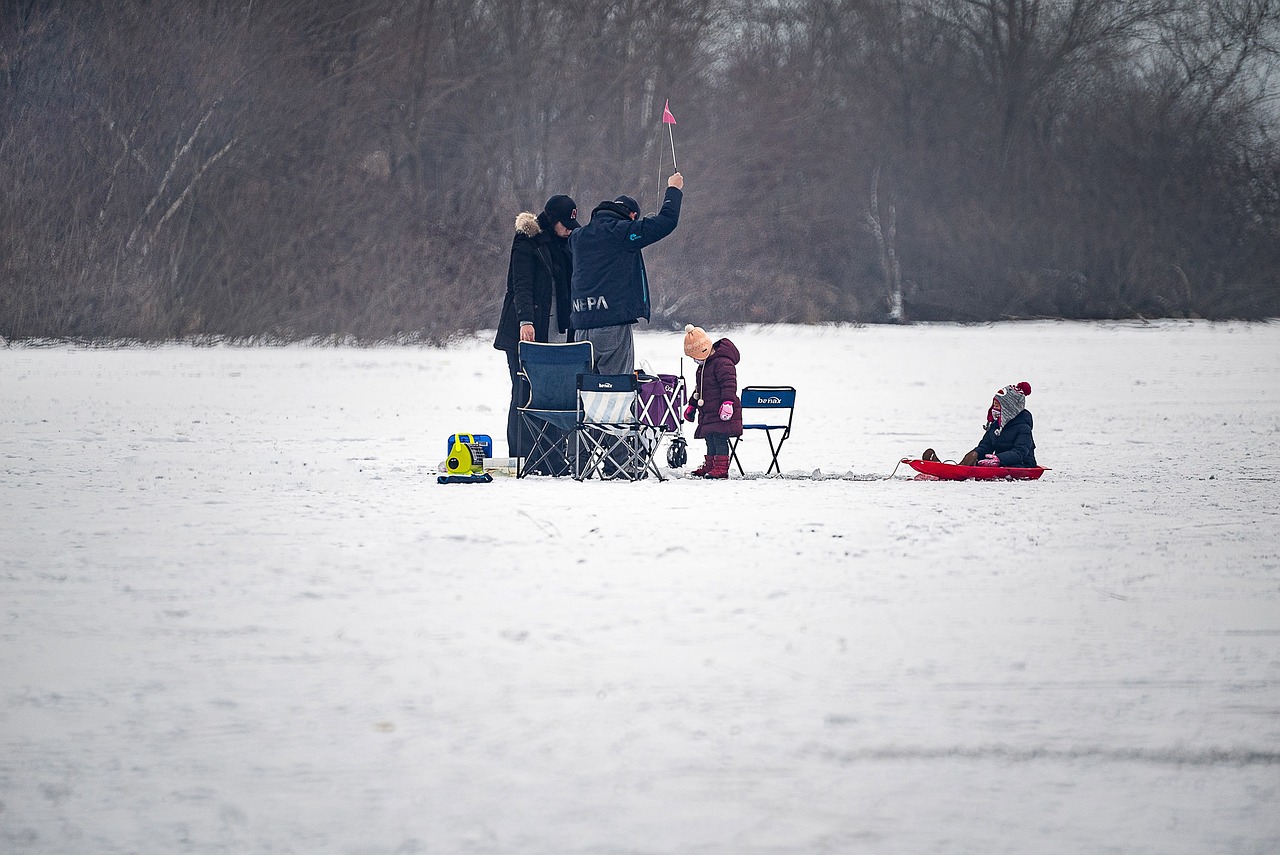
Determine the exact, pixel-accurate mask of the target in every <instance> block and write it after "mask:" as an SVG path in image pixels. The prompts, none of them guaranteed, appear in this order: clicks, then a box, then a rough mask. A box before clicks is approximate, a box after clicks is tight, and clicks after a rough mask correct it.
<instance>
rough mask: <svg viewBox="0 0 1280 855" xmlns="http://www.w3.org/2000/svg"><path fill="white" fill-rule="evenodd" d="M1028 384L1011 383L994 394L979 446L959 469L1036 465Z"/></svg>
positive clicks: (967, 456)
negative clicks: (1028, 404) (1028, 400)
mask: <svg viewBox="0 0 1280 855" xmlns="http://www.w3.org/2000/svg"><path fill="white" fill-rule="evenodd" d="M1030 394H1031V384H1030V383H1028V382H1026V381H1025V380H1024V381H1023V382H1021V383H1010V384H1009V385H1008V386H1005V387H1004V388H1003V389H1000V390H999V391H997V392H996V394H995V397H993V398H992V399H991V408H990V409H989V410H987V425H986V430H985V432H984V433H983V434H982V440H981V441H980V442H979V443H978V446H977V447H976V448H974V449H973V450H972V451H970V452H969V453H968V454H966V455H965V456H964V458H963V459H962V460H961V461H960V465H961V466H1012V467H1015V468H1030V467H1034V466H1037V465H1038V464H1037V463H1036V443H1035V440H1034V439H1033V438H1032V436H1031V428H1032V425H1033V420H1032V418H1031V411H1030V410H1028V409H1027V408H1026V407H1027V396H1028V395H1030Z"/></svg>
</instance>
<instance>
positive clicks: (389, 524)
mask: <svg viewBox="0 0 1280 855" xmlns="http://www.w3.org/2000/svg"><path fill="white" fill-rule="evenodd" d="M695 320H696V319H695ZM712 333H713V335H714V334H715V333H716V331H715V330H712ZM729 335H730V337H731V338H733V340H734V341H735V343H737V345H738V346H739V348H740V349H741V351H742V354H743V359H742V363H741V365H740V366H739V377H740V380H741V381H742V382H744V383H757V384H770V383H784V384H792V385H795V386H796V387H798V389H799V395H798V402H797V415H796V424H795V432H794V436H793V438H792V440H791V441H790V442H789V443H788V444H787V446H786V447H785V449H784V451H783V453H782V463H783V469H784V470H785V472H786V473H787V475H788V477H785V478H781V479H779V478H773V479H764V478H748V479H734V480H731V481H729V482H705V481H702V480H694V479H688V478H675V479H672V480H670V481H667V482H666V483H655V482H650V481H646V482H642V483H638V484H625V483H612V482H610V483H600V482H588V483H575V482H573V481H572V480H568V479H548V478H532V479H527V480H524V481H516V480H514V479H511V478H503V477H500V478H498V479H497V480H495V482H494V483H492V484H488V485H479V486H470V485H467V486H454V485H450V486H441V485H438V484H436V483H435V474H436V473H435V467H436V464H437V463H438V461H439V460H440V458H441V457H442V456H443V454H444V450H445V437H446V436H447V435H448V434H450V433H454V432H459V431H461V432H477V433H489V434H492V435H493V436H494V437H495V439H497V440H498V441H499V453H505V443H504V442H503V441H502V437H503V435H504V421H505V412H506V405H505V396H506V385H507V380H506V367H505V363H504V361H503V358H502V355H501V354H500V353H498V352H496V351H494V350H493V349H492V348H491V347H490V346H489V343H488V340H487V339H485V338H484V337H480V338H477V339H475V340H470V341H466V342H462V343H459V344H458V345H456V346H454V347H452V348H449V349H447V350H433V349H427V348H417V347H380V348H371V349H356V348H332V347H314V346H288V347H253V348H249V347H233V346H225V345H217V346H208V347H200V346H187V345H171V346H163V347H148V348H143V347H130V348H120V349H92V348H81V347H68V346H56V347H26V346H13V347H8V348H5V349H3V350H0V403H2V404H3V411H2V412H0V424H2V425H3V427H2V430H0V464H2V467H3V468H2V471H3V477H2V478H0V541H2V542H3V544H4V548H3V550H0V851H3V852H5V853H67V852H84V853H135V852H139V853H153V852H155V853H215V852H237V853H239V852H297V853H315V852H338V853H409V852H423V853H520V855H529V853H548V855H550V853H557V855H562V854H563V853H582V855H588V853H590V855H598V853H619V855H622V853H627V855H636V853H680V855H701V854H703V853H705V855H711V853H717V855H718V853H733V855H756V853H778V855H791V853H810V852H814V853H819V852H835V853H846V852H874V853H882V852H887V853H953V852H954V853H982V855H990V853H1037V855H1045V853H1062V855H1068V853H1070V855H1076V853H1086V852H1087V853H1097V852H1117V853H1151V854H1152V855H1157V853H1158V855H1168V853H1197V855H1203V853H1222V855H1228V853H1229V854H1230V855H1249V854H1250V853H1254V854H1255V855H1263V853H1274V852H1276V851H1280V810H1278V809H1277V805H1278V804H1280V489H1278V488H1277V478H1278V477H1280V472H1278V464H1280V325H1278V324H1274V323H1273V324H1243V323H1240V324H1236V323H1225V324H1210V323H1201V322H1164V323H1154V324H1074V323H1048V322H1046V323H1027V324H998V325H993V326H978V327H963V326H949V325H917V326H910V327H902V328H892V327H871V328H852V327H823V328H798V327H762V328H754V327H749V328H743V329H736V330H733V331H731V332H730V333H729ZM680 340H681V336H680V335H679V334H676V333H665V332H653V331H646V332H643V333H641V334H639V335H638V337H637V350H638V353H639V355H640V356H641V357H642V358H643V359H646V360H647V361H649V362H650V363H651V365H652V366H653V367H654V368H656V369H659V370H664V371H665V370H671V369H675V368H676V367H677V366H678V365H679V358H680ZM685 368H686V373H687V374H689V375H690V376H691V374H692V372H691V368H692V366H691V365H690V364H689V363H687V362H686V363H685ZM1019 380H1028V381H1030V382H1031V384H1032V386H1033V394H1032V395H1031V397H1030V398H1028V401H1027V405H1028V409H1030V410H1031V411H1032V412H1033V413H1034V414H1035V419H1036V441H1037V446H1038V448H1037V455H1038V457H1039V459H1040V462H1041V463H1042V464H1043V465H1045V466H1049V467H1052V471H1051V472H1049V473H1047V474H1046V475H1045V476H1044V478H1043V479H1042V480H1040V481H1038V482H1027V483H971V482H966V483H945V482H924V481H915V480H912V478H911V477H910V476H912V475H913V474H914V473H911V472H909V471H907V469H906V467H905V466H903V467H902V468H901V469H899V470H898V472H897V474H896V476H895V477H893V478H889V477H888V476H889V475H890V473H891V472H893V470H894V466H895V464H896V463H897V461H898V459H899V458H901V457H904V456H916V455H918V454H919V453H920V452H921V451H922V450H923V449H924V447H925V446H933V447H935V448H936V449H937V450H938V452H939V453H940V454H941V455H943V456H944V457H950V458H957V457H959V456H960V455H961V454H962V453H963V452H964V451H965V450H967V449H968V448H970V447H972V445H974V444H975V443H976V441H977V440H978V438H979V436H980V435H981V422H982V418H983V415H984V413H985V411H986V407H987V404H988V403H989V400H990V397H991V394H992V392H994V390H995V389H996V388H997V387H999V386H1001V385H1003V384H1005V383H1009V382H1016V381H1019ZM687 433H688V435H690V436H692V431H691V430H687ZM763 444H764V443H763V440H761V439H758V438H757V439H751V440H748V443H747V444H746V445H744V451H745V454H744V463H746V465H747V468H748V469H752V468H753V467H754V468H755V469H756V470H763V469H764V466H765V462H766V459H767V455H766V454H765V452H764V450H763V448H762V447H763ZM703 451H704V449H703V448H702V447H701V442H692V441H691V446H690V452H691V457H692V458H694V459H697V460H700V459H701V457H702V453H703ZM815 472H816V477H815Z"/></svg>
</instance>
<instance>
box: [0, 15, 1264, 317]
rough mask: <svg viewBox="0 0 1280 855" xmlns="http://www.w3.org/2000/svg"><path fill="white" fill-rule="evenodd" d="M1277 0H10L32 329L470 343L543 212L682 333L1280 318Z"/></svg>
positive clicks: (14, 254)
mask: <svg viewBox="0 0 1280 855" xmlns="http://www.w3.org/2000/svg"><path fill="white" fill-rule="evenodd" d="M1278 48H1280V0H615V2H589V0H400V2H396V0H380V2H372V0H234V2H233V0H200V2H195V0H110V2H106V0H99V2H94V0H0V336H3V337H5V338H8V339H23V338H34V337H71V338H117V337H124V338H137V339H143V340H158V339H167V338H173V337H186V336H203V335H218V336H232V337H262V336H269V337H280V338H286V339H288V338H295V337H313V336H342V337H353V338H356V339H365V340H381V339H388V338H409V339H417V340H426V341H444V340H447V339H448V338H449V337H451V336H452V335H454V334H456V333H459V332H463V331H468V330H475V329H479V328H485V327H492V326H493V325H494V324H496V322H497V315H498V307H499V303H500V300H501V297H502V291H503V287H504V281H505V273H506V265H507V258H508V251H509V247H510V241H511V236H512V234H513V222H514V218H515V215H516V213H518V212H519V211H521V210H534V211H536V210H539V209H540V206H541V205H542V203H543V202H544V201H545V199H546V198H547V197H548V196H550V195H552V194H554V193H568V194H570V195H572V196H573V197H574V198H575V199H576V200H577V201H578V204H579V208H580V214H581V219H583V220H584V221H585V220H586V218H587V215H588V212H589V211H590V209H591V208H592V207H594V205H595V204H596V203H597V202H599V201H601V200H603V199H612V198H613V197H614V196H616V195H617V194H619V193H623V192H625V193H629V194H631V195H633V196H636V197H637V198H638V199H639V200H640V201H641V204H642V206H643V207H644V208H645V209H646V210H648V211H651V210H655V209H656V208H657V206H658V204H659V201H660V189H661V188H662V187H664V186H665V177H666V175H667V174H669V173H670V172H671V168H672V152H671V145H670V140H669V138H668V136H667V130H666V128H665V127H664V126H663V125H662V123H661V116H662V106H663V102H664V101H665V100H666V99H670V103H671V109H672V112H673V113H674V114H675V116H676V119H677V121H678V122H679V124H678V125H676V126H675V128H674V133H675V136H674V139H675V149H676V150H675V156H676V158H677V162H678V165H679V167H680V169H681V171H682V172H684V174H685V177H686V187H685V190H686V198H685V208H684V214H683V218H682V220H681V224H680V228H679V229H678V230H677V231H676V232H675V233H674V234H673V235H672V236H671V237H670V238H668V239H667V240H665V241H663V242H662V243H661V244H658V245H657V246H655V247H653V248H651V249H650V250H649V251H648V252H647V253H646V255H647V257H648V258H649V262H650V273H651V276H652V278H653V281H654V297H655V323H657V324H659V325H672V326H674V325H677V324H683V323H685V322H686V321H695V322H697V323H700V324H716V325H720V324H729V323H735V322H800V323H814V322H824V321H863V322H875V321H891V320H942V319H947V320H961V321H972V320H984V319H1000V318H1028V317H1071V318H1130V317H1139V316H1143V317H1153V316H1159V317H1193V316H1198V317H1248V318H1255V317H1271V316H1276V315H1280V288H1278V287H1277V278H1278V275H1280V240H1278V238H1280V139H1278V138H1277V118H1276V117H1277V103H1276V102H1275V100H1274V99H1273V98H1271V97H1269V95H1270V94H1272V93H1274V92H1275V91H1276V85H1275V84H1276V83H1277V82H1278V81H1276V80H1273V79H1271V78H1270V77H1269V75H1270V73H1271V72H1272V69H1273V67H1274V63H1275V61H1276V59H1277V50H1278Z"/></svg>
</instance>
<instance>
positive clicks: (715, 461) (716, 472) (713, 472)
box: [703, 454, 729, 478]
mask: <svg viewBox="0 0 1280 855" xmlns="http://www.w3.org/2000/svg"><path fill="white" fill-rule="evenodd" d="M710 462H711V465H710V466H709V467H708V468H707V474H706V475H705V476H703V477H705V478H728V477H729V455H727V454H717V455H716V456H715V457H712V458H711V461H710Z"/></svg>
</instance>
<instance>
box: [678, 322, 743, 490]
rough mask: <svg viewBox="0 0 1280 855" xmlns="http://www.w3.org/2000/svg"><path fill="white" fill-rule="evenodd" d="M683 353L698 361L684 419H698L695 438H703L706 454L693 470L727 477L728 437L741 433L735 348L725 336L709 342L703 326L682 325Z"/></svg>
mask: <svg viewBox="0 0 1280 855" xmlns="http://www.w3.org/2000/svg"><path fill="white" fill-rule="evenodd" d="M684 353H685V356H688V357H689V358H690V359H692V360H693V361H694V362H696V363H698V371H697V374H696V375H695V378H694V388H693V395H692V396H691V397H690V398H689V405H688V406H687V407H685V408H684V418H685V421H688V422H691V421H693V420H694V419H695V418H696V419H697V420H698V429H697V431H695V432H694V434H693V436H694V438H695V439H705V440H706V441H707V456H706V459H705V460H703V461H702V465H701V466H699V467H698V468H697V469H695V470H693V474H694V475H695V476H697V477H699V478H728V477H729V438H730V437H734V436H742V400H741V399H740V398H739V397H738V367H737V366H738V358H739V356H738V348H737V347H736V346H735V345H734V343H733V342H731V341H729V339H727V338H722V339H720V340H719V341H716V342H714V343H713V342H712V341H711V336H709V335H707V332H706V330H704V329H702V328H701V327H695V326H693V325H692V324H688V325H686V326H685V328H684Z"/></svg>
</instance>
